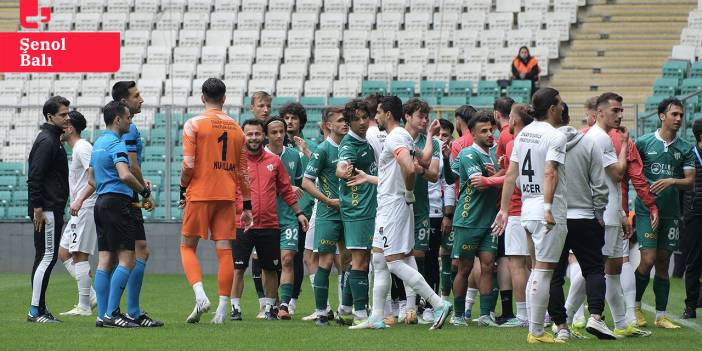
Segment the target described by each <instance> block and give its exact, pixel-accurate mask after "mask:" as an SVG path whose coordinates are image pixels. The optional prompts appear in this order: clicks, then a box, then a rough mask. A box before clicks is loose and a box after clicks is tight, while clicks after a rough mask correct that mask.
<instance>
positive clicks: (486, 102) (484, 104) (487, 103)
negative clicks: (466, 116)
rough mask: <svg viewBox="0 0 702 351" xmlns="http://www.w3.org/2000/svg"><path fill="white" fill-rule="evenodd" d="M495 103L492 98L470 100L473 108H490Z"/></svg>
mask: <svg viewBox="0 0 702 351" xmlns="http://www.w3.org/2000/svg"><path fill="white" fill-rule="evenodd" d="M494 103H495V97H493V96H487V95H485V96H480V95H479V96H473V97H471V98H470V104H471V105H472V106H474V107H475V108H492V106H493V104H494Z"/></svg>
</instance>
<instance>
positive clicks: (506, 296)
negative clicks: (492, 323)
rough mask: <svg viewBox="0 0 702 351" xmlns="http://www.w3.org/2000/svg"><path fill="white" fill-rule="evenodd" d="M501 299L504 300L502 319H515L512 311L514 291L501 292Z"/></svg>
mask: <svg viewBox="0 0 702 351" xmlns="http://www.w3.org/2000/svg"><path fill="white" fill-rule="evenodd" d="M500 299H501V300H502V317H504V318H514V311H513V310H512V290H500Z"/></svg>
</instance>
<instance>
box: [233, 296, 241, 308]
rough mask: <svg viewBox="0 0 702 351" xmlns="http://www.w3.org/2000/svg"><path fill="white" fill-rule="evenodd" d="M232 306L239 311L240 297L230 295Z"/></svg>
mask: <svg viewBox="0 0 702 351" xmlns="http://www.w3.org/2000/svg"><path fill="white" fill-rule="evenodd" d="M231 301H232V307H236V309H237V310H239V311H241V298H239V297H232V300H231Z"/></svg>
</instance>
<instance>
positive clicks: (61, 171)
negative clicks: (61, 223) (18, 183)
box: [27, 123, 68, 216]
mask: <svg viewBox="0 0 702 351" xmlns="http://www.w3.org/2000/svg"><path fill="white" fill-rule="evenodd" d="M61 134H63V130H62V129H61V128H59V127H57V126H55V125H53V124H48V123H44V124H43V125H42V126H41V127H40V132H39V135H37V138H36V140H34V145H32V151H30V152H29V174H28V176H27V185H28V188H29V190H28V191H29V215H30V216H31V215H32V214H33V212H34V209H35V208H43V209H44V211H64V209H65V208H66V202H67V201H68V157H67V156H66V150H65V149H64V148H63V144H62V143H61Z"/></svg>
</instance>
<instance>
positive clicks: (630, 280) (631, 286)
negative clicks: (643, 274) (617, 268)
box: [619, 262, 636, 324]
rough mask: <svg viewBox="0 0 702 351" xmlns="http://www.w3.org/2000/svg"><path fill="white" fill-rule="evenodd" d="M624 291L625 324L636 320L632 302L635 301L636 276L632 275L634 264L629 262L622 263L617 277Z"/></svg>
mask: <svg viewBox="0 0 702 351" xmlns="http://www.w3.org/2000/svg"><path fill="white" fill-rule="evenodd" d="M619 280H620V281H621V284H622V291H623V292H624V304H625V305H626V322H627V324H631V323H635V322H636V313H635V306H634V303H635V301H636V277H635V276H634V266H632V265H631V262H624V264H623V265H622V274H621V276H620V277H619Z"/></svg>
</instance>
